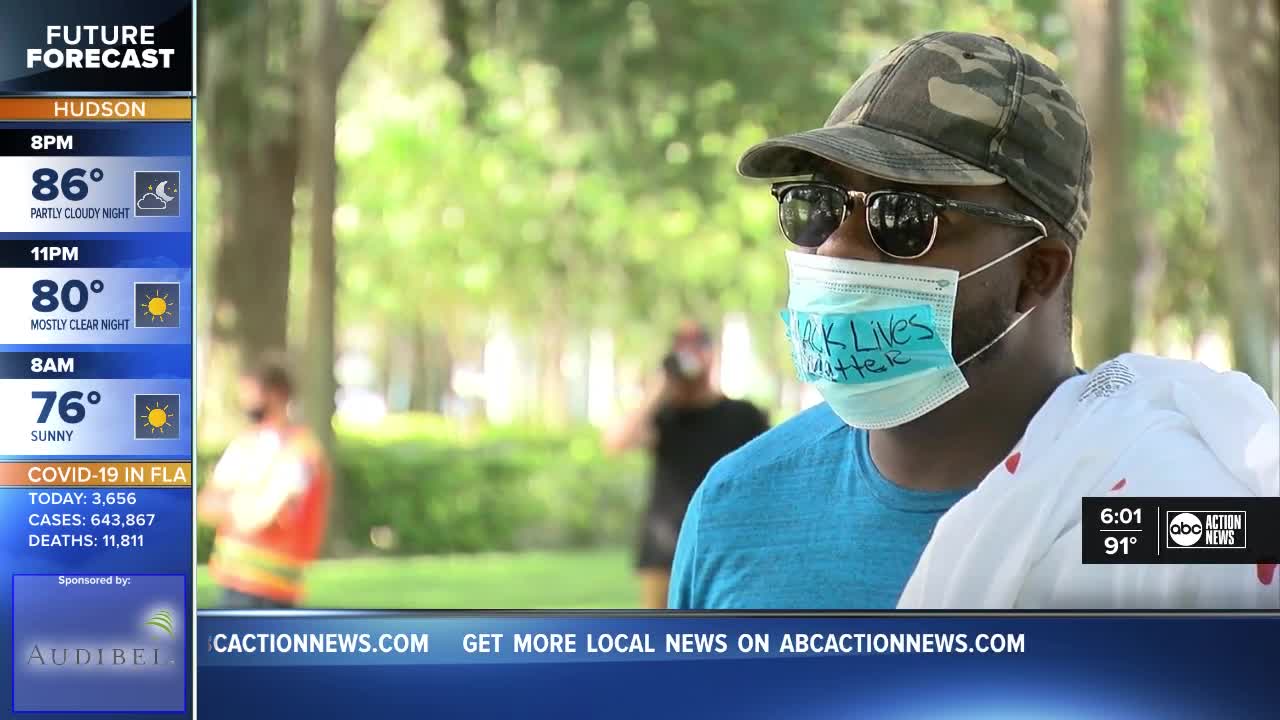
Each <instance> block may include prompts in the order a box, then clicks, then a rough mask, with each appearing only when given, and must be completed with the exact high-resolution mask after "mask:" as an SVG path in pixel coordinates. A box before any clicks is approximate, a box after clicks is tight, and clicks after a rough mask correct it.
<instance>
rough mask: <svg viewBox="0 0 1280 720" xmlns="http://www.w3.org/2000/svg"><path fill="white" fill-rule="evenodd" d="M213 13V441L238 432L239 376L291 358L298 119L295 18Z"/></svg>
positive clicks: (208, 363)
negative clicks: (248, 368)
mask: <svg viewBox="0 0 1280 720" xmlns="http://www.w3.org/2000/svg"><path fill="white" fill-rule="evenodd" d="M206 5H207V4H205V5H200V6H199V8H198V9H199V12H198V16H197V21H198V22H199V24H200V30H201V33H200V36H201V42H200V45H199V50H200V62H199V66H198V69H199V78H198V83H199V88H200V95H199V98H200V99H199V104H200V107H199V111H200V117H201V120H202V122H203V125H204V128H205V130H206V132H207V134H208V142H207V143H205V144H204V145H202V153H203V152H208V153H209V155H210V163H209V166H210V167H212V168H213V170H214V172H215V173H216V174H217V182H218V186H219V187H218V197H219V208H218V223H217V226H218V233H217V239H216V242H217V249H216V251H215V257H214V259H213V262H212V266H213V272H212V275H211V280H212V282H211V284H212V286H213V292H212V303H211V305H210V309H211V312H210V313H209V315H208V319H209V323H210V324H209V334H208V336H207V338H208V346H207V347H206V349H205V353H204V361H205V362H204V363H203V366H202V368H201V377H200V386H201V388H202V389H203V390H205V392H202V395H201V417H202V418H205V419H208V420H214V421H215V422H214V423H213V424H212V425H204V426H202V427H203V428H204V429H205V430H206V431H207V430H215V431H222V430H229V429H230V426H229V425H227V427H219V423H220V422H221V421H224V420H226V419H227V418H229V417H231V411H232V409H233V407H234V397H233V395H232V393H231V392H230V391H231V389H232V388H234V387H235V382H234V381H235V375H236V373H237V372H238V369H239V368H242V367H244V366H245V364H246V363H249V362H252V361H253V360H254V358H255V356H256V355H257V354H258V353H261V352H263V351H280V350H285V349H286V344H287V335H286V326H287V317H288V312H287V307H288V300H289V249H290V240H291V227H292V222H293V193H294V184H295V175H296V172H297V166H298V142H297V111H296V107H295V106H294V103H293V90H294V87H293V84H292V82H293V81H292V79H291V78H290V77H289V76H288V73H287V68H289V67H291V66H292V62H291V60H290V58H289V53H290V50H289V49H288V48H291V47H292V46H293V45H294V43H293V42H292V41H291V40H292V38H291V36H290V29H289V28H290V24H289V23H288V22H287V17H286V16H287V14H288V12H289V8H288V7H287V6H283V5H279V4H274V5H271V4H255V5H244V6H238V7H233V8H222V9H219V10H218V11H216V12H215V10H214V9H212V8H210V7H206ZM273 57H274V58H275V62H274V63H273V62H272V58H273ZM279 65H283V67H284V68H286V71H284V72H282V71H280V70H279V68H278V67H277V66H279ZM267 98H269V99H270V101H269V102H268V101H267ZM219 434H223V433H221V432H219Z"/></svg>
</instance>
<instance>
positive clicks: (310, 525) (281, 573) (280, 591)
mask: <svg viewBox="0 0 1280 720" xmlns="http://www.w3.org/2000/svg"><path fill="white" fill-rule="evenodd" d="M260 462H261V466H262V467H263V472H264V473H266V474H267V475H266V476H265V477H266V478H267V480H266V481H267V482H270V474H271V473H272V472H273V469H272V468H273V467H274V466H276V465H277V464H278V463H282V462H301V463H302V464H303V467H304V468H305V469H306V488H305V489H304V490H303V492H302V493H301V494H300V495H298V496H295V497H292V498H290V499H289V501H288V503H287V504H286V505H285V506H284V508H282V509H281V510H280V512H279V513H278V514H277V515H276V516H275V518H274V519H273V520H272V521H271V522H270V523H269V524H267V525H266V527H263V528H260V529H257V530H252V531H244V530H241V529H238V528H237V527H236V524H235V519H234V518H233V517H228V518H226V519H224V520H223V521H222V523H221V524H220V525H219V526H218V530H217V534H216V535H215V537H214V543H213V553H212V555H211V556H210V558H209V571H210V572H211V573H212V574H213V577H214V579H215V580H217V581H218V583H219V584H221V585H222V586H223V587H226V588H230V589H232V590H237V591H239V592H242V593H248V594H250V595H256V596H259V597H266V598H270V599H272V600H275V601H277V602H281V603H288V604H296V603H297V602H298V601H299V600H300V599H301V597H302V590H303V577H302V576H303V571H304V570H305V569H306V566H307V565H308V564H309V563H310V562H311V561H312V560H314V559H315V558H316V555H317V554H319V551H320V546H321V544H322V543H323V542H324V533H325V525H326V521H327V519H328V511H329V492H330V481H331V480H330V472H329V467H328V463H326V462H325V460H324V454H323V453H322V452H321V448H320V445H319V443H317V442H316V441H315V439H314V438H312V436H311V435H310V434H309V433H308V432H306V431H305V430H303V429H300V428H299V429H291V430H288V431H286V438H285V440H284V443H283V445H282V447H280V448H279V449H278V450H277V452H276V453H274V454H273V456H272V457H263V458H261V460H260Z"/></svg>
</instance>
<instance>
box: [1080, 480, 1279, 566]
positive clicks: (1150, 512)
mask: <svg viewBox="0 0 1280 720" xmlns="http://www.w3.org/2000/svg"><path fill="white" fill-rule="evenodd" d="M1082 505H1083V507H1082V513H1083V522H1084V532H1083V533H1082V534H1081V542H1082V543H1083V547H1082V555H1083V560H1084V562H1085V563H1086V564H1205V565H1215V564H1222V565H1233V564H1244V563H1274V562H1278V561H1280V498H1272V497H1230V498H1223V497H1217V498H1195V497H1164V498H1153V497H1146V498H1142V497H1136V498H1094V497H1087V498H1083V499H1082Z"/></svg>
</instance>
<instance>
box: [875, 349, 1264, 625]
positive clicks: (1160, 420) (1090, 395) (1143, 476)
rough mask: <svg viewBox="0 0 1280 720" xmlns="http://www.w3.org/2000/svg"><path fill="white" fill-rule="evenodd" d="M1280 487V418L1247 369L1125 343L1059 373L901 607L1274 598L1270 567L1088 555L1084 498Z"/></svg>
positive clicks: (1212, 603)
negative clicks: (1221, 369) (1085, 365)
mask: <svg viewBox="0 0 1280 720" xmlns="http://www.w3.org/2000/svg"><path fill="white" fill-rule="evenodd" d="M1108 495H1117V496H1130V497H1142V496H1155V497H1159V496H1166V497H1177V496H1199V497H1211V496H1223V497H1232V496H1234V497H1239V496H1270V497H1275V496H1278V495H1280V415H1278V414H1277V411H1276V406H1275V405H1274V404H1273V403H1272V402H1271V400H1270V399H1269V398H1268V397H1267V395H1266V393H1265V392H1264V391H1263V390H1262V388H1260V387H1259V386H1258V385H1257V384H1255V383H1254V382H1253V381H1252V380H1250V379H1249V378H1248V376H1246V375H1244V374H1242V373H1238V372H1226V373H1218V372H1215V371H1213V370H1210V369H1209V368H1207V367H1205V366H1204V365H1201V364H1200V363H1195V362H1189V361H1183V360H1169V359H1163V358H1156V357H1150V356H1145V355H1136V354H1126V355H1121V356H1120V357H1118V358H1116V359H1114V360H1111V361H1109V362H1107V363H1104V364H1102V365H1100V366H1099V367H1098V368H1097V369H1095V370H1094V371H1093V372H1092V373H1090V374H1088V375H1086V376H1080V377H1076V378H1072V379H1071V380H1068V381H1067V382H1065V383H1063V384H1062V385H1061V386H1060V387H1059V388H1058V389H1057V390H1056V391H1054V393H1053V395H1052V396H1051V397H1050V398H1049V400H1048V402H1046V403H1045V405H1044V407H1042V408H1041V409H1040V412H1038V413H1037V414H1036V416H1035V417H1034V418H1033V419H1032V421H1031V423H1030V424H1029V425H1028V426H1027V431H1026V433H1025V434H1024V435H1023V437H1022V440H1021V441H1020V442H1019V443H1018V446H1017V447H1016V448H1014V452H1013V453H1012V454H1011V455H1010V456H1009V458H1008V459H1007V460H1006V461H1005V462H1004V463H1001V465H1000V466H999V467H997V468H996V469H995V470H993V471H992V472H991V473H990V474H988V475H987V477H986V478H985V479H984V480H983V481H982V483H981V484H980V485H979V486H978V487H977V488H976V489H975V490H974V491H973V492H971V493H969V495H968V496H966V497H965V498H964V499H963V500H961V501H960V502H958V503H956V504H955V506H953V507H952V508H951V509H950V510H949V511H947V513H946V514H944V515H943V516H942V518H941V519H940V520H939V522H938V525H937V527H936V528H935V530H934V533H933V537H932V538H931V539H930V541H929V544H928V546H927V547H926V548H925V551H924V554H923V555H922V556H921V558H920V562H919V564H918V565H917V566H916V570H915V573H914V574H913V575H912V577H911V580H910V581H909V582H908V583H907V586H906V589H905V590H904V591H903V594H902V598H901V599H900V600H899V602H898V607H899V608H901V609H917V608H945V609H1009V608H1022V609H1031V608H1039V609H1135V610H1136V609H1229V608H1280V574H1278V573H1277V572H1276V570H1275V568H1274V567H1273V566H1258V565H1254V564H1248V565H1085V564H1083V563H1082V562H1081V541H1080V538H1081V531H1082V530H1081V517H1080V506H1081V498H1082V497H1103V496H1108Z"/></svg>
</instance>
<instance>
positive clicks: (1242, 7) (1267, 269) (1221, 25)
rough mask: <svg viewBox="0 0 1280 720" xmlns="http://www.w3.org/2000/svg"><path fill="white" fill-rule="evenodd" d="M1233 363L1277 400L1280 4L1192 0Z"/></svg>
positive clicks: (1279, 364)
mask: <svg viewBox="0 0 1280 720" xmlns="http://www.w3.org/2000/svg"><path fill="white" fill-rule="evenodd" d="M1193 9H1194V18H1195V28H1196V34H1197V39H1198V40H1199V43H1200V46H1201V50H1202V51H1203V52H1204V54H1205V55H1206V57H1207V60H1208V66H1209V77H1210V82H1209V83H1208V88H1209V103H1210V109H1211V111H1212V117H1213V125H1214V137H1213V139H1214V161H1215V166H1216V167H1215V179H1216V181H1217V182H1216V183H1215V184H1216V187H1217V194H1216V195H1215V197H1214V199H1215V201H1216V207H1215V211H1214V216H1215V217H1216V218H1217V224H1218V230H1219V232H1220V237H1221V238H1222V241H1221V242H1220V247H1221V248H1222V253H1223V260H1224V262H1225V263H1226V272H1227V276H1226V282H1225V283H1224V285H1225V286H1226V289H1227V294H1228V301H1229V304H1230V308H1229V317H1230V321H1231V346H1232V353H1233V355H1234V365H1235V366H1236V367H1237V368H1238V369H1240V370H1242V371H1244V372H1246V373H1248V374H1249V376H1250V377H1252V378H1253V379H1254V380H1255V381H1257V382H1258V383H1259V384H1260V385H1262V386H1263V387H1265V388H1267V389H1268V391H1269V392H1270V393H1271V396H1272V398H1276V399H1280V352H1277V337H1278V335H1280V247H1278V243H1277V238H1280V202H1277V198H1278V197H1280V0H1231V1H1230V2H1222V1H1221V0H1213V1H1210V0H1198V2H1196V3H1195V4H1194V5H1193Z"/></svg>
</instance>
